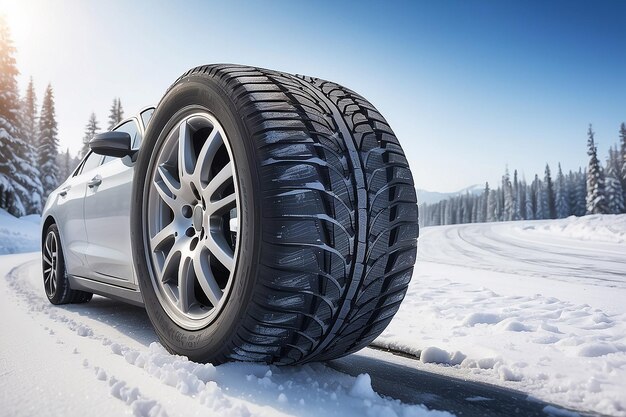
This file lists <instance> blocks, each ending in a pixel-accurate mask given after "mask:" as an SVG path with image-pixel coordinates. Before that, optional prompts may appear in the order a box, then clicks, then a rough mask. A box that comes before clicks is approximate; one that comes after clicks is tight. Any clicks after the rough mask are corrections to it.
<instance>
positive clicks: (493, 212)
mask: <svg viewBox="0 0 626 417" xmlns="http://www.w3.org/2000/svg"><path fill="white" fill-rule="evenodd" d="M497 200H498V195H497V192H496V190H491V191H489V194H488V196H487V221H488V222H497V221H498V212H497Z"/></svg>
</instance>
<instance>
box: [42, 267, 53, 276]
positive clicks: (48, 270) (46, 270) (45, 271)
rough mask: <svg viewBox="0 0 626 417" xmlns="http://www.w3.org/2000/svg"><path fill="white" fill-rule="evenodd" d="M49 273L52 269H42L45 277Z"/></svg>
mask: <svg viewBox="0 0 626 417" xmlns="http://www.w3.org/2000/svg"><path fill="white" fill-rule="evenodd" d="M50 271H52V267H50V268H46V269H44V270H43V273H44V274H46V275H49V274H50Z"/></svg>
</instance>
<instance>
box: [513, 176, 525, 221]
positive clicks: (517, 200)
mask: <svg viewBox="0 0 626 417" xmlns="http://www.w3.org/2000/svg"><path fill="white" fill-rule="evenodd" d="M522 200H523V198H522V191H521V189H520V183H519V181H518V179H517V170H514V171H513V213H512V220H521V219H522V207H521V204H522Z"/></svg>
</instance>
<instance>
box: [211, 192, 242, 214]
mask: <svg viewBox="0 0 626 417" xmlns="http://www.w3.org/2000/svg"><path fill="white" fill-rule="evenodd" d="M236 205H237V196H236V195H235V193H232V194H228V195H227V196H226V197H224V198H222V199H219V200H217V201H214V202H209V203H208V204H207V212H208V213H209V214H210V215H211V214H216V215H220V214H223V213H225V212H227V211H230V210H231V209H233V208H235V206H236Z"/></svg>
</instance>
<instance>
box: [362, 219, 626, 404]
mask: <svg viewBox="0 0 626 417" xmlns="http://www.w3.org/2000/svg"><path fill="white" fill-rule="evenodd" d="M624 236H626V215H619V216H587V217H584V218H582V219H576V218H570V219H564V220H556V221H523V222H510V223H494V224H480V225H459V226H441V227H429V228H427V229H425V230H424V234H423V235H422V237H421V238H420V243H419V251H420V254H419V256H418V263H417V266H416V272H415V274H414V276H413V280H412V282H411V284H410V286H409V289H408V292H407V294H406V297H405V299H404V302H403V304H402V305H401V307H400V310H399V311H398V313H397V315H396V316H395V317H394V319H393V321H392V322H391V324H390V326H389V327H388V328H387V330H385V332H384V333H383V334H382V335H381V336H380V337H379V338H378V339H376V341H375V342H374V343H375V344H376V345H378V346H381V347H385V348H390V349H395V350H400V351H403V352H406V353H410V354H413V355H415V356H417V357H419V359H420V361H421V362H422V363H425V364H426V365H425V366H426V367H431V368H432V369H433V370H434V371H438V368H439V371H440V368H441V367H442V366H443V367H446V370H445V371H446V373H452V374H453V375H456V376H458V377H462V378H470V379H475V380H480V381H485V382H490V383H495V384H499V385H503V386H506V387H510V388H514V389H517V390H522V391H525V392H527V393H529V394H530V395H532V396H534V397H537V398H540V399H542V400H545V401H548V402H551V403H556V404H560V405H563V406H567V407H569V408H573V409H580V410H587V411H588V410H591V411H594V412H597V413H602V414H608V415H614V416H626V396H625V395H624V393H625V392H626V307H625V306H624V302H623V300H624V299H626V241H624ZM548 411H549V412H550V413H551V414H553V415H570V414H559V412H561V411H559V409H557V408H551V409H549V410H547V411H546V412H548ZM562 411H563V413H565V411H564V410H562ZM567 413H569V412H567Z"/></svg>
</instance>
